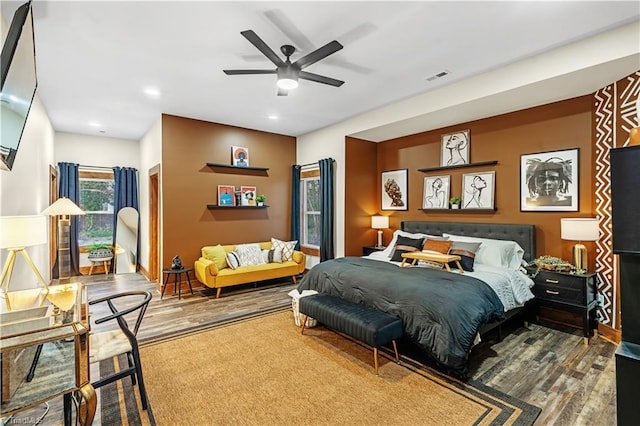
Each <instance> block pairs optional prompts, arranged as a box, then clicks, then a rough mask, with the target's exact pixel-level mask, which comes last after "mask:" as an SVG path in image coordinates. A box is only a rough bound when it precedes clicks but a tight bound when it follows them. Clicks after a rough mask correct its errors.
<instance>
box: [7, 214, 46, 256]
mask: <svg viewBox="0 0 640 426" xmlns="http://www.w3.org/2000/svg"><path fill="white" fill-rule="evenodd" d="M46 242H47V218H46V217H44V216H40V215H37V216H36V215H34V216H2V217H0V248H24V247H29V246H37V245H40V244H45V243H46Z"/></svg>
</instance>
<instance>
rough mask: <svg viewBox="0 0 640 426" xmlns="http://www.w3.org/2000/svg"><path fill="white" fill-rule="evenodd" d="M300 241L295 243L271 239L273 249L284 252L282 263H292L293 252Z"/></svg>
mask: <svg viewBox="0 0 640 426" xmlns="http://www.w3.org/2000/svg"><path fill="white" fill-rule="evenodd" d="M297 243H298V240H295V241H281V240H278V239H276V238H271V248H273V249H280V250H282V261H283V262H290V261H292V260H293V251H294V250H295V248H296V244H297Z"/></svg>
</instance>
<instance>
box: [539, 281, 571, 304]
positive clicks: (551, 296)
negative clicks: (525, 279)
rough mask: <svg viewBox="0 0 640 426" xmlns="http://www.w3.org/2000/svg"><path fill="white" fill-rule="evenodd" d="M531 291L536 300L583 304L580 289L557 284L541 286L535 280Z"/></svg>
mask: <svg viewBox="0 0 640 426" xmlns="http://www.w3.org/2000/svg"><path fill="white" fill-rule="evenodd" d="M532 290H533V294H534V295H535V296H536V298H538V299H544V300H549V301H552V302H564V303H571V304H574V305H583V304H584V289H582V288H578V289H576V288H570V287H564V286H560V285H557V284H546V283H545V284H542V283H538V282H537V280H536V285H534V286H533V288H532Z"/></svg>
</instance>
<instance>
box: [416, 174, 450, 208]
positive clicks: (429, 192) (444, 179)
mask: <svg viewBox="0 0 640 426" xmlns="http://www.w3.org/2000/svg"><path fill="white" fill-rule="evenodd" d="M450 182H451V176H428V177H425V178H424V193H423V196H422V208H423V209H448V208H449V188H450Z"/></svg>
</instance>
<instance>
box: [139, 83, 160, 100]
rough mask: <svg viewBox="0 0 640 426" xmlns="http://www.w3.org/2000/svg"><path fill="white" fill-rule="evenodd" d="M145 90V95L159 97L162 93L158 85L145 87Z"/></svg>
mask: <svg viewBox="0 0 640 426" xmlns="http://www.w3.org/2000/svg"><path fill="white" fill-rule="evenodd" d="M143 92H144V94H145V95H147V96H149V97H150V98H159V97H160V95H161V93H160V89H158V88H157V87H151V86H149V87H145V88H144V89H143Z"/></svg>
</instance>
